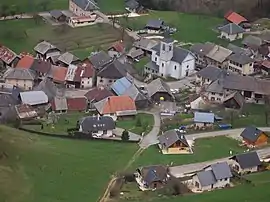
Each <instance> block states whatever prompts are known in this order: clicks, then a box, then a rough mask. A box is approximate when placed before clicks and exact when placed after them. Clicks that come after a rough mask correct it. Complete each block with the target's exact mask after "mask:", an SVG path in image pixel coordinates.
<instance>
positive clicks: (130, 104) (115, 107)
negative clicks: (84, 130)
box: [102, 95, 136, 114]
mask: <svg viewBox="0 0 270 202" xmlns="http://www.w3.org/2000/svg"><path fill="white" fill-rule="evenodd" d="M106 99H107V100H106V102H105V103H104V105H103V108H102V114H111V113H116V112H119V111H129V110H136V106H135V102H134V100H133V99H131V98H130V97H129V96H124V95H123V96H110V97H108V98H106Z"/></svg>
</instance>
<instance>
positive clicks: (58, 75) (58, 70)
mask: <svg viewBox="0 0 270 202" xmlns="http://www.w3.org/2000/svg"><path fill="white" fill-rule="evenodd" d="M67 70H68V69H67V68H66V67H58V66H54V69H53V81H54V82H57V83H64V82H65V79H66V74H67Z"/></svg>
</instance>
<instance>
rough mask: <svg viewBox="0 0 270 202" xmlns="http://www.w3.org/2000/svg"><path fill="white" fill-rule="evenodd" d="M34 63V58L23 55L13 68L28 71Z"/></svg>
mask: <svg viewBox="0 0 270 202" xmlns="http://www.w3.org/2000/svg"><path fill="white" fill-rule="evenodd" d="M34 61H35V58H34V57H32V56H30V55H24V56H22V57H21V58H20V60H19V61H18V63H17V65H16V66H15V68H21V69H30V68H31V67H32V65H33V63H34Z"/></svg>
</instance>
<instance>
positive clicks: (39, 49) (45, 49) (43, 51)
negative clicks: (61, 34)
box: [34, 41, 57, 54]
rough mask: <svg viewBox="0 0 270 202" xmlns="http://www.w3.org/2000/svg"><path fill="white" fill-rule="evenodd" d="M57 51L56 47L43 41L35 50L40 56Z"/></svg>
mask: <svg viewBox="0 0 270 202" xmlns="http://www.w3.org/2000/svg"><path fill="white" fill-rule="evenodd" d="M52 49H57V48H56V47H55V46H54V45H52V44H50V43H49V42H47V41H42V42H40V43H38V44H37V45H36V47H35V48H34V50H35V51H36V52H38V53H40V54H46V53H47V52H48V51H49V50H52Z"/></svg>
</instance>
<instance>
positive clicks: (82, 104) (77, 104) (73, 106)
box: [67, 97, 87, 111]
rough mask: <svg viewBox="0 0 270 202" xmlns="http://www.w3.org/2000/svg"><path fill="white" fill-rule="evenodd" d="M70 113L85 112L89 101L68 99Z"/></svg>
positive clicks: (78, 98) (81, 98)
mask: <svg viewBox="0 0 270 202" xmlns="http://www.w3.org/2000/svg"><path fill="white" fill-rule="evenodd" d="M67 106H68V110H69V111H84V110H86V109H87V99H86V98H85V97H77V98H67Z"/></svg>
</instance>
